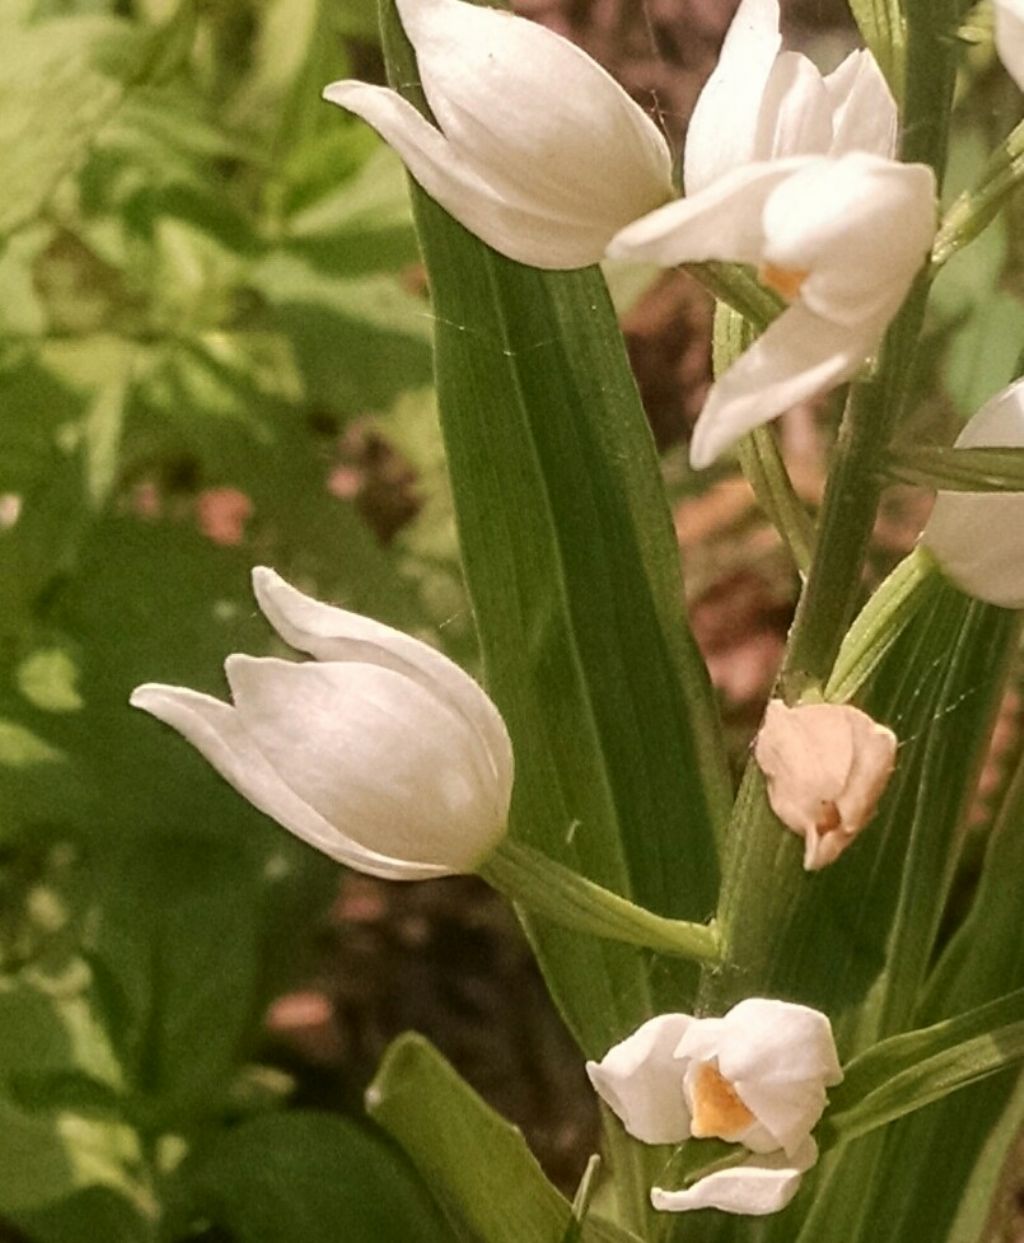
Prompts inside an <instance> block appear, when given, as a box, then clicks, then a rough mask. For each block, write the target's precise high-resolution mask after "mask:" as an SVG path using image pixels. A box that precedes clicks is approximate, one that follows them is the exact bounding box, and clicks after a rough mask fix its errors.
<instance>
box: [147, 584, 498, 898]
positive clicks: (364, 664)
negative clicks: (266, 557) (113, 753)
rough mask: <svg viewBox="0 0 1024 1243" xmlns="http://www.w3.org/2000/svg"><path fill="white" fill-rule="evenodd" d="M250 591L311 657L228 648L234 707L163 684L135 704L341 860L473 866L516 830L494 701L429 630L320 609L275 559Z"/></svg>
mask: <svg viewBox="0 0 1024 1243" xmlns="http://www.w3.org/2000/svg"><path fill="white" fill-rule="evenodd" d="M253 588H254V590H255V593H256V598H257V600H258V601H259V605H260V608H261V609H262V610H263V612H264V614H265V615H266V617H267V619H268V620H269V621H270V623H271V625H273V626H274V628H275V629H276V630H277V632H278V633H279V634H280V635H281V637H282V638H283V639H284V640H285V641H286V642H287V643H290V644H291V645H292V646H293V647H296V648H299V649H300V650H302V651H305V652H308V653H309V654H310V655H311V656H313V657H315V659H314V660H312V661H306V662H303V663H296V662H293V661H287V660H278V659H274V658H253V657H250V656H239V655H235V656H229V657H228V659H227V662H226V664H225V670H226V673H227V679H228V683H229V685H230V687H231V694H232V697H233V699H234V706H232V705H230V704H226V703H222V702H221V701H220V700H219V699H214V698H212V697H211V696H209V695H202V694H199V693H198V692H196V691H191V690H186V689H184V688H182V687H176V686H158V685H154V684H148V685H146V686H140V687H139V688H138V689H137V690H136V691H135V692H134V693H133V694H132V698H131V702H132V704H133V705H134V706H135V707H137V708H142V709H144V710H145V711H146V712H149V713H151V714H152V715H153V716H155V717H157V718H158V719H159V720H161V721H165V722H166V723H167V724H168V725H172V726H173V727H174V728H175V729H176V730H178V731H179V733H181V734H183V735H184V737H185V738H187V739H188V740H189V742H191V743H192V744H193V746H195V747H197V748H198V749H199V750H200V751H201V752H202V753H203V755H204V756H205V757H206V758H207V759H208V760H209V761H210V763H211V764H212V765H213V766H214V768H216V769H217V771H218V772H219V773H220V774H221V776H223V777H224V778H226V779H227V780H228V781H229V782H230V783H231V784H232V785H233V786H234V787H235V789H236V790H238V791H239V793H240V794H242V795H244V796H245V797H246V798H247V799H248V800H249V801H250V802H251V803H252V804H254V806H256V807H258V808H259V809H260V811H263V812H265V813H266V814H267V815H268V816H272V817H273V818H274V819H275V820H277V821H278V823H279V824H282V825H284V827H285V828H286V829H290V830H291V832H292V833H294V834H295V835H296V836H297V837H300V838H302V840H303V841H306V842H308V843H309V844H310V845H311V846H315V847H316V848H317V849H318V850H321V851H323V853H324V854H327V855H330V857H331V858H332V859H337V860H338V861H339V862H341V863H344V864H347V865H348V866H349V867H352V868H355V869H357V870H358V871H361V872H368V873H370V874H371V875H373V876H383V877H387V878H389V879H392V880H423V879H426V878H429V877H432V876H445V875H448V874H451V873H454V872H470V871H473V870H474V869H475V867H476V866H477V865H478V864H479V863H480V862H481V861H482V860H483V859H484V858H485V857H486V856H487V855H488V854H490V853H491V851H492V850H493V849H494V848H495V846H497V844H498V843H499V842H500V840H501V838H502V837H503V836H504V833H505V825H506V820H507V817H508V808H509V801H510V798H511V792H512V748H511V744H510V742H509V738H508V734H507V732H506V730H505V725H504V722H503V721H502V719H501V716H500V715H499V713H498V710H497V709H496V708H495V706H494V704H493V703H492V702H491V701H490V699H489V698H488V697H487V695H485V694H484V692H483V691H482V690H481V689H480V687H479V686H478V685H477V684H476V683H475V682H474V681H473V679H472V678H470V677H469V676H468V675H467V674H466V673H464V672H463V671H462V670H461V669H460V668H459V667H458V666H457V665H455V664H453V663H452V662H451V661H450V660H448V658H447V657H445V656H442V655H441V653H440V652H437V651H435V650H434V649H433V648H432V647H429V646H428V645H427V644H425V643H421V642H420V641H419V640H417V639H413V638H410V637H409V636H408V635H405V634H402V633H401V632H400V631H397V630H392V629H391V628H390V627H389V626H384V625H381V624H380V623H379V622H375V621H371V620H370V618H368V617H361V616H359V614H357V613H348V612H346V611H345V610H344V609H338V608H332V607H331V606H330V605H326V604H320V603H318V602H317V601H316V600H312V599H310V598H309V597H308V596H305V595H303V594H302V593H301V592H300V591H297V590H296V589H295V588H294V587H290V586H289V585H288V584H287V583H286V582H284V581H283V579H281V578H279V577H278V576H277V575H276V574H275V573H274V572H273V571H272V570H268V569H263V568H259V569H256V570H254V571H253Z"/></svg>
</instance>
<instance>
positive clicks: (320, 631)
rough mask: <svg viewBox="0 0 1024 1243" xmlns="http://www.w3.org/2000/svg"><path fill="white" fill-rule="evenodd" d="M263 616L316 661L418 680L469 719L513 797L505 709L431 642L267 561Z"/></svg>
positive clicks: (256, 587) (260, 592) (261, 579)
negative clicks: (307, 587)
mask: <svg viewBox="0 0 1024 1243" xmlns="http://www.w3.org/2000/svg"><path fill="white" fill-rule="evenodd" d="M252 586H253V592H254V593H255V595H256V599H257V601H258V603H259V606H260V609H261V610H262V611H263V615H264V616H265V617H266V619H267V620H268V621H269V622H270V624H271V625H272V626H273V627H274V629H275V630H276V631H277V633H278V634H279V635H280V636H281V638H282V639H284V641H285V642H286V643H288V644H290V645H291V646H292V647H294V648H297V649H298V650H299V651H300V652H308V653H309V654H310V655H311V656H315V657H316V658H317V660H339V661H347V660H356V661H364V662H366V663H368V664H374V665H380V666H381V667H382V668H385V669H392V670H394V672H396V673H401V674H404V675H405V676H406V677H409V678H412V679H413V680H414V681H416V682H419V683H420V685H421V686H423V687H425V688H427V689H428V690H430V691H432V692H433V693H434V694H435V695H437V696H438V697H439V698H441V699H444V700H446V701H447V702H448V703H449V704H450V705H451V707H452V708H453V709H454V710H455V711H456V712H458V713H460V714H461V715H462V716H463V717H465V718H466V720H467V721H469V722H470V723H471V724H472V725H473V727H474V728H475V729H476V730H477V732H478V733H479V735H480V740H481V745H482V746H483V747H484V748H485V749H486V751H487V753H488V754H489V755H490V757H491V761H492V765H493V771H494V776H495V779H496V781H497V785H498V798H499V800H500V801H501V802H503V803H507V802H508V800H509V799H510V798H511V793H512V779H513V757H512V743H511V741H510V740H509V736H508V730H507V729H506V728H505V722H504V721H503V720H502V717H501V713H500V712H499V711H498V709H497V708H496V707H495V706H494V704H493V702H492V701H491V699H490V698H489V697H488V695H487V694H486V693H485V692H484V690H483V689H482V688H481V687H480V686H478V685H477V683H476V682H474V681H473V679H472V678H471V677H470V676H469V674H468V673H466V672H464V671H463V670H462V669H460V668H459V666H458V665H457V664H455V662H454V661H451V660H449V659H448V657H447V656H445V655H443V654H442V653H441V652H439V651H438V650H437V649H436V648H433V647H431V646H430V645H429V644H428V643H421V642H420V640H419V639H414V638H412V636H411V635H407V634H403V633H402V631H401V630H395V629H393V628H392V627H391V626H385V625H383V624H382V623H381V622H378V621H374V620H373V619H372V618H369V617H363V616H362V615H361V614H359V613H350V612H348V611H347V610H346V609H339V608H336V607H334V606H333V605H330V604H322V603H321V602H320V601H319V600H314V599H312V598H311V597H310V596H307V595H304V594H303V593H302V592H301V591H298V590H297V589H296V588H295V587H292V586H291V585H290V584H289V583H286V582H285V581H284V579H283V578H281V577H280V575H278V574H275V573H274V571H273V570H271V569H268V568H267V567H266V566H257V567H256V568H255V569H254V570H253V572H252Z"/></svg>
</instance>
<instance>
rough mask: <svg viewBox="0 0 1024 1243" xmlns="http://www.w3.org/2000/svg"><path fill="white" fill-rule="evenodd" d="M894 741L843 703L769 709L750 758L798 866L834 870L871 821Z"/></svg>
mask: <svg viewBox="0 0 1024 1243" xmlns="http://www.w3.org/2000/svg"><path fill="white" fill-rule="evenodd" d="M897 745H898V744H897V739H896V735H895V734H894V733H893V732H892V730H891V729H887V728H886V727H885V726H884V725H879V724H878V723H877V722H876V721H873V720H872V719H871V717H869V716H868V714H867V713H866V712H862V711H861V710H860V709H859V708H854V707H851V706H850V705H849V704H798V705H797V706H796V707H795V708H790V707H787V705H786V704H785V703H783V702H782V700H781V699H773V700H772V701H771V702H770V703H769V704H768V710H767V712H766V713H765V718H764V724H763V725H762V726H761V730H760V733H759V734H758V735H757V741H756V742H755V744H754V758H755V759H756V760H757V763H758V766H759V767H760V769H761V771H762V772H763V773H764V775H765V778H766V779H767V783H768V801H769V802H770V803H771V805H772V810H773V811H774V812H775V814H776V815H777V816H778V818H779V819H780V820H781V821H782V823H783V824H784V825H785V826H786V827H787V828H789V829H792V830H793V832H794V833H797V834H799V835H800V836H801V837H803V839H804V867H805V868H806V869H807V871H809V872H816V871H819V870H820V869H821V868H823V867H826V866H827V865H828V864H830V863H834V862H835V860H836V859H838V858H839V856H840V855H841V854H842V853H843V851H844V850H845V849H846V848H847V846H849V845H850V843H851V842H852V841H853V839H854V838H855V837H856V836H857V834H858V833H859V832H860V831H861V829H862V828H863V827H864V826H865V825H866V824H867V823H868V821H870V819H871V817H872V816H873V815H874V814H875V808H876V807H877V806H878V800H879V799H880V798H881V797H882V794H883V792H884V790H885V787H886V786H887V785H888V784H889V778H890V777H891V776H892V770H893V767H894V766H895V763H896V748H897Z"/></svg>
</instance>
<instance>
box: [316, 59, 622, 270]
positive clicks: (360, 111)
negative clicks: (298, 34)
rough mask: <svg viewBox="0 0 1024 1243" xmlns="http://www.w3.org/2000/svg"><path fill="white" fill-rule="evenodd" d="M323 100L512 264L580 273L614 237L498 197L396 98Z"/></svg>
mask: <svg viewBox="0 0 1024 1243" xmlns="http://www.w3.org/2000/svg"><path fill="white" fill-rule="evenodd" d="M324 98H325V99H327V100H330V102H331V103H334V104H338V105H339V106H340V107H342V108H346V109H347V110H348V111H349V112H354V113H355V114H356V115H357V116H360V117H362V118H363V120H364V121H366V122H367V123H368V124H369V125H372V126H373V128H374V129H375V130H376V131H377V133H378V134H380V136H381V137H382V138H383V139H384V141H385V142H387V143H389V144H390V145H391V146H392V147H393V148H394V149H395V151H396V152H397V153H398V155H399V156H400V157H401V159H402V160H403V162H404V163H405V166H406V168H408V170H409V172H410V174H411V175H412V176H413V177H414V178H415V180H416V181H417V182H418V183H419V184H420V185H421V186H422V187H423V189H424V190H425V191H426V192H427V194H429V195H430V197H431V198H432V199H434V200H436V201H437V202H438V203H440V204H441V206H442V207H443V208H444V209H445V210H446V211H447V212H448V213H449V214H450V215H452V216H454V217H455V219H456V220H458V221H459V223H460V224H462V225H464V226H465V227H466V228H467V229H469V231H470V232H471V233H474V234H476V236H477V237H479V238H481V239H482V240H483V241H485V242H486V243H487V244H488V245H489V246H492V247H493V248H494V249H495V250H497V251H500V252H501V253H502V254H503V255H507V256H508V257H509V258H510V259H515V260H517V261H518V262H519V263H527V264H530V265H531V266H533V267H537V268H579V267H585V266H587V265H588V264H590V263H596V262H597V260H598V259H599V258H600V257H601V255H602V253H603V251H604V246H605V243H606V242H607V240H608V238H609V237H610V236H611V234H612V233H613V232H614V231H615V226H614V225H611V226H609V225H608V224H607V223H605V222H603V221H600V220H584V221H574V220H569V219H566V218H565V217H564V216H561V215H554V214H552V213H551V212H550V211H549V210H547V208H546V205H544V204H542V203H523V202H515V201H511V200H509V199H508V198H507V197H503V196H502V195H501V194H500V193H499V192H498V191H497V190H496V189H495V188H494V187H493V186H491V185H490V184H488V182H487V181H486V180H485V179H484V178H483V177H482V176H481V174H480V173H479V171H478V170H477V169H476V168H474V167H473V166H472V165H470V164H469V163H468V162H467V161H466V160H464V159H462V157H461V156H460V155H459V153H458V152H457V151H456V150H455V149H454V148H453V147H452V145H451V144H450V143H449V142H448V140H447V139H446V138H445V137H444V136H443V135H442V134H441V132H440V130H438V129H436V128H435V127H434V126H433V125H431V124H430V122H429V121H427V120H426V119H425V118H424V117H422V116H421V115H420V113H419V112H417V111H416V109H415V108H414V107H413V106H412V104H410V103H407V102H406V101H405V100H404V99H402V98H401V97H400V96H399V95H396V94H395V93H394V91H389V90H387V89H386V88H384V87H380V86H367V85H366V84H365V83H363V82H334V83H332V84H331V85H330V86H328V87H327V88H326V89H325V91H324ZM628 218H629V217H626V219H628ZM618 223H621V222H618Z"/></svg>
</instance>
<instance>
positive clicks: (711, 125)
mask: <svg viewBox="0 0 1024 1243" xmlns="http://www.w3.org/2000/svg"><path fill="white" fill-rule="evenodd" d="M781 46H782V39H781V37H780V35H779V5H778V0H742V3H741V4H740V7H739V8H738V9H737V11H736V16H735V17H734V18H733V21H732V25H731V26H730V27H729V33H728V34H727V35H726V37H725V42H724V44H723V45H722V52H721V55H720V56H719V58H718V65H717V66H716V68H715V71H714V73H712V75H711V77H710V78H709V79H708V80H707V82H706V83H705V85H704V89H703V90H702V91H701V93H700V97H699V98H698V100H697V104H696V106H695V108H694V110H693V116H692V117H691V118H690V126H689V129H688V130H687V133H686V153H685V158H684V184H685V186H686V193H687V194H698V193H700V191H702V190H704V189H706V188H707V187H708V186H709V185H711V183H712V182H713V181H717V180H718V178H720V177H722V176H723V175H724V174H726V173H729V172H731V171H732V170H733V169H736V168H739V167H741V166H742V165H744V164H746V163H748V162H749V161H751V160H753V159H755V158H757V156H756V152H755V143H756V137H757V127H758V118H759V113H760V108H761V97H762V95H763V94H764V89H765V85H766V83H767V81H768V75H769V74H770V73H771V70H772V65H773V63H774V61H775V56H776V54H777V52H778V50H779V48H780V47H781Z"/></svg>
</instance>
